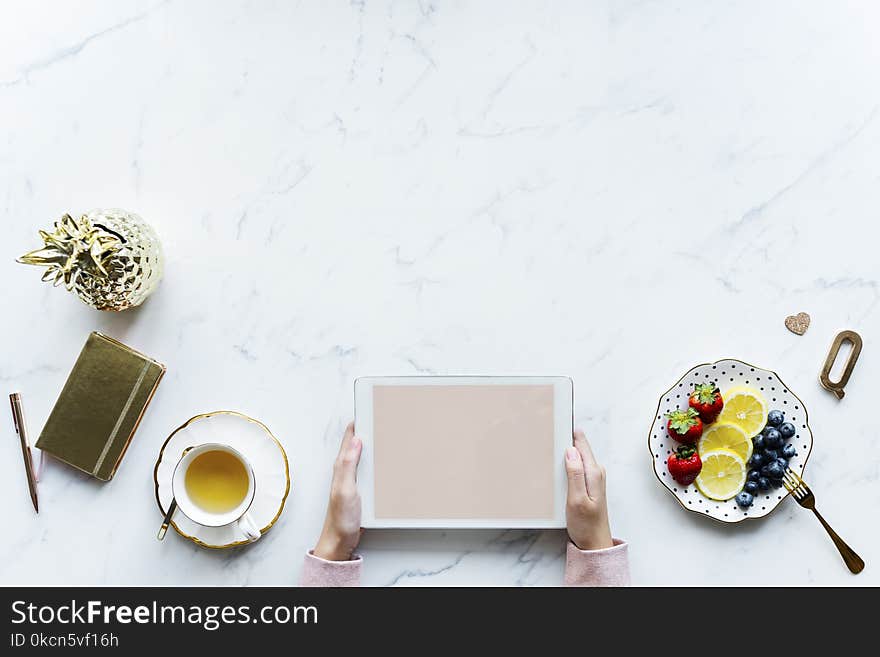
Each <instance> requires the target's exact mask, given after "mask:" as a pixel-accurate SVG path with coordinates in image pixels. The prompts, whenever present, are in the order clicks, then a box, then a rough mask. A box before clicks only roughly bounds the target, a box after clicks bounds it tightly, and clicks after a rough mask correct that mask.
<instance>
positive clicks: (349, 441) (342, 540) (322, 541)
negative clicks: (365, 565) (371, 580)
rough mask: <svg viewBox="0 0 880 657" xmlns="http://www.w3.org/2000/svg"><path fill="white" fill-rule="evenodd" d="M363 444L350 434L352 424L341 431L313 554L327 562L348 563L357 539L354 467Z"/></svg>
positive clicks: (358, 517)
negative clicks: (325, 512) (342, 434)
mask: <svg viewBox="0 0 880 657" xmlns="http://www.w3.org/2000/svg"><path fill="white" fill-rule="evenodd" d="M362 447H363V443H362V442H361V440H360V438H357V437H355V435H354V422H352V423H350V424H349V425H348V426H347V427H346V428H345V435H344V436H343V437H342V445H341V446H340V447H339V455H338V456H337V457H336V462H335V463H334V464H333V482H332V483H331V485H330V502H329V503H328V504H327V517H326V518H325V519H324V529H323V530H322V531H321V538H319V539H318V544H317V545H316V546H315V549H314V551H313V554H314V555H315V556H316V557H320V558H321V559H327V560H328V561H348V560H349V559H351V555H352V552H354V549H355V548H356V547H357V544H358V541H360V538H361V496H360V494H359V493H358V489H357V467H358V462H359V461H360V459H361V448H362Z"/></svg>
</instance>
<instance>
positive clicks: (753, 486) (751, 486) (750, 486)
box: [743, 481, 758, 495]
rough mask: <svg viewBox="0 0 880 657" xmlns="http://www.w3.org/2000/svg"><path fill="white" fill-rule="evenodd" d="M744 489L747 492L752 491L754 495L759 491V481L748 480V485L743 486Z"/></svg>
mask: <svg viewBox="0 0 880 657" xmlns="http://www.w3.org/2000/svg"><path fill="white" fill-rule="evenodd" d="M743 490H745V491H746V492H747V493H751V494H752V495H754V494H755V493H757V492H758V482H757V481H747V482H746V485H745V486H743Z"/></svg>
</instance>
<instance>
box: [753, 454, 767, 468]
mask: <svg viewBox="0 0 880 657" xmlns="http://www.w3.org/2000/svg"><path fill="white" fill-rule="evenodd" d="M749 465H750V466H751V467H753V468H760V467H761V466H762V465H764V457H763V456H761V455H760V454H757V453H755V454H752V457H751V458H750V459H749Z"/></svg>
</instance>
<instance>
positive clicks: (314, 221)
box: [0, 0, 880, 586]
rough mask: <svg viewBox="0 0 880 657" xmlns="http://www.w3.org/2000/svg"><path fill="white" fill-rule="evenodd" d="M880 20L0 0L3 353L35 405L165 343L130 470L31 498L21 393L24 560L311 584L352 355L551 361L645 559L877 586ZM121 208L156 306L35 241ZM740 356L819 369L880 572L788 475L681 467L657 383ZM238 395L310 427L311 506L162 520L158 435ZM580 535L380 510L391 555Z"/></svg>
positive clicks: (854, 505) (9, 475) (831, 441)
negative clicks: (782, 483)
mask: <svg viewBox="0 0 880 657" xmlns="http://www.w3.org/2000/svg"><path fill="white" fill-rule="evenodd" d="M878 18H880V7H878V6H877V5H876V4H875V3H871V2H867V1H866V0H864V1H856V0H854V1H852V2H844V3H827V2H821V1H820V0H809V1H806V2H797V3H792V2H765V3H759V4H756V3H749V2H738V1H735V2H727V3H699V2H691V1H685V0H682V1H671V2H662V3H656V2H655V3H651V2H641V1H627V0H609V1H608V2H575V1H570V2H568V1H566V2H554V3H543V2H516V3H509V2H500V1H498V2H480V3H465V2H453V1H448V2H447V1H440V0H438V1H427V0H422V1H420V2H416V1H413V2H408V1H402V0H397V1H384V2H382V1H376V2H373V1H371V0H362V1H360V2H351V3H345V2H310V1H305V2H298V3H288V2H276V3H269V2H265V3H264V2H260V3H251V2H244V1H232V0H230V1H229V2H221V3H217V2H207V1H205V0H203V1H200V2H175V1H174V0H167V1H164V2H156V1H155V0H152V1H149V0H148V1H141V0H122V1H120V2H111V1H110V0H104V1H95V2H89V3H86V4H82V3H78V4H77V5H76V6H74V5H72V4H71V5H68V4H65V3H57V4H56V5H53V7H52V8H51V10H47V9H46V8H45V7H43V6H38V5H35V4H34V3H29V2H24V1H23V0H19V1H11V2H6V3H4V4H3V6H2V8H0V36H2V38H0V54H2V56H0V181H2V185H0V208H2V217H3V219H2V220H3V229H4V234H3V237H4V239H3V241H2V242H3V254H4V255H3V258H0V275H2V280H3V286H2V289H3V306H4V308H6V309H7V310H6V313H5V315H4V318H5V321H4V322H3V326H2V337H3V345H4V347H3V349H2V350H0V382H2V384H3V388H4V390H5V391H6V392H9V391H12V390H13V389H20V390H21V391H22V393H23V396H24V402H25V405H26V411H27V413H28V416H29V421H30V425H31V430H32V433H33V434H34V435H35V436H36V434H38V433H39V429H40V427H42V425H43V423H44V421H45V419H46V417H47V415H48V413H49V411H50V409H51V406H52V404H53V402H54V400H55V397H56V396H57V394H58V392H59V390H60V388H61V386H62V384H63V382H64V379H65V377H66V375H67V372H68V371H69V369H70V366H71V365H72V363H73V361H74V359H75V357H76V354H77V352H78V350H79V348H80V347H81V345H82V343H83V342H84V340H85V337H86V335H87V334H88V332H89V331H91V330H100V331H103V332H106V333H108V334H109V335H112V336H114V337H117V338H119V339H121V340H123V341H125V342H128V343H129V344H131V345H132V346H134V347H136V348H139V349H141V350H143V351H145V352H146V353H149V354H151V355H153V356H154V357H156V358H157V359H159V360H161V361H163V362H164V363H166V364H167V365H168V374H167V376H166V378H165V380H164V381H163V383H162V385H161V387H160V389H159V392H158V395H157V397H156V399H155V401H154V403H153V405H152V406H151V408H150V410H149V413H148V414H147V416H146V417H145V418H144V421H143V423H142V426H141V428H140V429H139V431H138V434H137V436H136V438H135V441H134V442H133V443H132V446H131V448H130V450H129V452H128V454H127V455H126V457H125V461H124V462H123V464H122V466H121V468H120V470H119V473H118V475H117V477H116V478H115V479H114V480H113V481H112V482H111V483H109V484H101V483H99V482H96V481H93V480H91V479H90V478H88V477H86V476H84V475H81V474H79V473H77V472H74V471H72V470H70V469H69V468H66V467H64V466H62V465H60V464H57V463H50V464H49V465H48V467H47V468H46V471H45V475H44V481H43V482H41V484H40V496H41V509H42V511H41V513H40V514H39V516H37V517H34V514H33V511H32V509H31V507H30V506H29V501H28V496H27V491H26V486H25V482H24V476H23V473H22V469H21V463H20V455H19V453H18V446H17V443H16V441H15V439H14V437H13V434H12V427H11V422H9V421H8V419H7V421H4V422H3V423H2V424H0V427H2V428H0V432H2V433H3V434H4V435H5V438H4V439H3V440H0V463H3V464H4V465H3V477H2V480H3V488H2V490H3V493H4V499H5V500H6V504H5V508H6V523H5V526H6V533H7V536H6V538H5V540H4V541H2V544H0V582H2V583H3V584H33V583H41V584H48V583H56V584H159V585H163V584H166V585H167V584H281V585H288V584H293V583H295V582H296V581H297V576H298V570H299V568H300V563H301V558H302V553H303V552H304V551H305V550H307V549H308V548H310V547H312V545H313V542H314V540H315V539H316V537H317V535H318V532H319V530H320V526H321V522H322V517H323V513H324V504H325V501H326V495H327V489H328V483H329V475H330V469H331V463H332V458H333V455H334V454H335V451H336V449H337V445H338V441H339V439H340V437H341V435H342V430H343V427H344V426H345V424H346V422H348V420H349V419H350V418H351V416H352V413H353V408H352V383H353V380H354V378H355V377H357V376H360V375H368V374H418V373H425V374H446V373H461V374H472V373H498V374H536V373H540V374H567V375H570V376H572V377H573V378H574V381H575V397H576V402H575V403H576V408H575V414H576V418H577V423H578V424H579V425H580V426H581V427H583V428H584V430H585V431H586V432H587V435H588V436H589V437H590V438H591V440H592V442H593V446H594V449H595V451H596V453H597V455H598V457H599V458H600V459H601V461H602V462H603V463H604V464H605V465H606V467H607V469H608V473H609V498H610V500H611V520H612V527H613V530H614V533H615V534H616V535H618V536H621V537H625V538H627V539H628V540H629V541H630V542H631V559H632V569H633V573H632V574H633V581H634V582H636V583H640V584H649V585H650V584H679V583H691V584H716V583H717V584H820V585H840V584H847V585H848V584H873V585H877V584H880V576H878V575H877V573H878V572H880V571H878V570H877V569H876V564H877V563H878V560H880V531H878V528H877V527H878V525H877V523H876V522H873V521H872V517H873V514H874V513H875V512H874V509H876V508H877V506H878V503H880V486H878V481H880V458H877V457H876V454H875V453H876V442H877V441H876V433H877V432H876V426H875V424H876V423H875V422H874V418H873V417H872V416H871V415H870V409H871V408H872V407H873V404H874V403H875V401H874V398H873V394H872V388H871V383H872V380H873V377H874V376H875V375H876V373H877V372H878V368H880V361H878V357H877V356H876V352H875V349H874V347H875V345H874V342H873V337H874V336H875V335H876V334H877V333H878V330H880V313H878V310H877V304H878V298H880V297H878V280H880V272H878V265H877V257H876V244H877V237H878V233H877V221H876V208H877V207H878V204H880V185H878V184H877V171H878V163H880V160H878V157H880V122H878V121H877V115H878V107H880V81H878V79H877V77H876V76H871V75H865V71H872V70H876V69H877V68H878V64H880V61H878V60H880V51H878V49H877V48H876V47H875V42H876V38H875V34H874V30H873V29H872V26H873V25H875V24H876V22H877V19H878ZM114 206H118V207H122V208H126V209H128V210H131V211H134V212H137V213H139V214H141V215H142V216H143V217H144V218H145V219H146V220H147V221H149V222H150V223H152V224H153V225H154V226H155V228H156V230H157V231H158V233H159V235H160V238H161V239H162V241H163V245H164V247H165V253H166V258H167V267H166V273H165V279H164V281H163V282H162V284H161V285H160V287H159V289H158V290H157V291H156V293H155V294H154V295H153V297H151V298H150V299H149V300H148V301H147V302H146V303H145V304H144V305H143V306H142V307H141V308H139V309H136V310H133V311H129V312H126V313H123V314H120V315H111V314H101V313H98V312H96V311H93V310H90V309H89V308H87V307H86V306H84V305H83V304H81V303H80V302H79V301H78V300H77V299H76V298H75V297H73V296H72V295H68V294H66V293H64V292H63V291H60V290H53V289H50V288H49V287H47V286H45V285H44V284H42V283H40V282H39V275H38V273H37V272H35V271H34V270H32V269H30V268H26V267H23V266H20V265H16V264H14V262H13V261H14V258H15V257H16V256H18V255H20V254H22V253H24V252H25V251H28V250H29V249H31V248H33V247H34V246H35V243H36V230H37V229H38V228H40V227H42V226H44V225H45V224H46V223H47V222H48V221H50V220H54V219H56V218H58V217H59V216H60V215H61V214H63V213H64V212H67V211H69V212H73V213H80V212H85V211H87V210H89V209H91V208H94V207H114ZM13 309H14V310H13ZM801 310H803V311H806V312H808V313H810V315H811V317H812V324H811V326H810V330H809V331H808V332H807V333H806V335H804V336H802V337H798V336H795V335H793V334H791V333H790V332H788V331H787V330H786V329H785V327H784V325H783V321H784V318H785V317H786V316H787V315H789V314H793V313H795V312H798V311H801ZM844 328H851V329H854V330H856V331H858V332H859V333H861V335H862V336H863V338H864V340H865V347H864V351H863V352H862V356H861V358H860V361H859V363H858V366H857V368H856V370H855V372H854V373H853V377H852V379H851V381H850V383H849V385H848V386H847V394H846V398H845V399H844V400H843V401H840V402H838V401H837V400H836V399H834V397H833V396H832V395H830V394H829V393H827V392H826V391H824V390H822V389H821V388H820V386H819V383H818V380H817V375H818V372H819V370H820V368H821V366H822V362H823V361H824V357H825V354H826V353H827V350H828V348H829V346H830V344H831V341H832V339H833V336H834V335H835V334H836V332H837V331H839V330H841V329H844ZM724 357H735V358H740V359H743V360H746V361H748V362H753V363H755V364H757V365H759V366H761V367H765V368H768V369H773V370H775V371H777V372H779V374H780V375H781V376H782V377H783V378H784V380H785V381H786V383H787V384H789V385H790V386H791V387H792V389H793V391H794V392H795V393H796V394H797V395H798V396H799V397H800V398H801V399H803V400H804V403H805V404H806V406H807V408H808V410H809V414H810V424H811V427H812V429H813V432H814V440H815V442H814V448H813V452H812V455H811V457H810V462H809V464H808V466H807V469H806V479H807V481H808V482H809V483H810V484H811V486H812V488H813V489H814V491H815V492H816V496H817V499H818V505H819V508H820V509H821V510H822V511H823V513H824V514H825V516H826V517H827V518H828V520H829V521H830V522H831V524H832V525H833V526H834V527H835V528H836V529H837V530H838V532H839V533H840V534H841V535H842V536H843V537H844V538H845V539H846V540H847V541H848V542H850V543H851V545H852V546H853V547H854V548H855V549H856V550H857V551H858V552H859V553H860V554H861V555H862V557H863V558H864V559H865V561H866V562H867V568H866V570H865V571H864V573H863V574H861V575H859V576H858V577H853V576H851V575H850V574H849V572H848V571H847V570H846V569H845V567H844V565H843V563H842V561H841V559H840V557H839V556H838V555H837V552H836V551H835V549H834V547H833V545H832V544H831V541H830V540H829V539H828V538H827V537H826V536H825V534H824V532H823V531H822V529H821V527H820V526H819V524H818V523H817V522H816V520H815V519H814V518H813V517H812V516H811V515H810V514H809V513H808V512H806V511H803V510H802V509H800V508H799V507H796V506H795V505H794V504H793V503H787V504H783V505H782V506H781V507H780V508H779V509H777V511H775V512H774V513H773V515H772V516H770V517H768V518H767V519H765V520H763V521H761V522H755V523H747V524H743V525H737V526H721V525H718V524H716V523H713V522H710V521H709V520H707V519H705V518H701V517H697V516H694V515H693V514H687V513H685V512H683V511H682V510H681V509H680V508H679V506H678V504H677V503H676V502H675V500H673V499H672V498H671V496H669V494H668V493H667V492H666V491H665V490H663V488H662V487H661V486H660V485H659V484H658V483H657V481H656V480H655V478H654V475H653V473H652V471H651V462H650V456H649V454H648V451H647V449H646V448H645V445H646V438H647V431H648V428H649V427H650V424H651V414H652V411H653V409H654V408H655V406H656V402H657V398H658V396H659V395H660V393H661V392H663V391H664V390H666V389H667V388H668V387H669V386H670V385H671V384H672V383H674V382H675V381H676V380H678V378H679V377H680V376H681V375H682V374H683V373H684V372H685V371H687V370H688V369H689V368H690V367H691V366H693V365H694V364H696V363H701V362H706V361H711V360H716V359H719V358H724ZM221 408H227V409H238V410H241V411H243V412H245V413H247V414H249V415H252V416H255V417H258V418H260V419H261V420H263V421H264V422H265V423H266V424H267V425H268V426H269V427H270V428H271V429H272V431H273V432H274V433H275V434H276V435H277V436H278V437H279V439H280V440H281V441H282V442H283V444H284V445H285V447H286V449H287V452H288V455H289V457H290V462H291V471H292V475H293V482H294V483H293V490H292V493H291V496H290V498H289V501H288V505H287V508H286V510H285V512H284V514H283V516H282V517H281V519H280V520H279V522H278V524H277V525H276V527H275V528H273V529H272V531H271V532H270V533H269V534H268V535H267V536H265V537H264V538H263V539H261V540H260V541H259V542H258V543H256V544H254V545H252V546H249V547H247V548H243V549H238V550H234V551H224V552H215V551H207V550H204V549H201V548H199V547H197V546H195V545H193V544H191V543H189V542H187V541H185V540H182V539H180V538H179V537H177V536H174V535H169V537H168V538H167V539H166V540H165V542H164V543H158V542H157V541H156V540H155V534H156V531H157V528H158V525H159V523H160V522H161V516H160V514H159V511H158V509H157V508H156V504H155V500H154V497H153V484H152V467H153V464H154V462H155V459H156V456H157V454H158V451H159V447H160V445H161V444H162V442H163V441H164V439H165V438H166V437H167V435H168V434H169V433H170V432H171V431H172V430H173V429H174V428H175V427H177V426H178V425H179V424H180V423H181V422H183V421H184V420H185V419H187V418H189V417H190V416H192V415H194V414H196V413H199V412H204V411H210V410H215V409H221ZM413 467H419V464H418V463H414V464H413ZM560 467H562V466H561V464H560ZM564 545H565V537H564V535H563V532H559V531H556V532H525V531H501V532H499V531H370V532H367V533H366V535H365V536H364V539H363V542H362V553H363V554H364V557H365V559H366V563H365V567H364V582H365V583H366V584H371V585H398V586H405V585H413V586H419V585H462V584H490V585H525V586H530V585H555V584H559V583H560V582H561V581H562V569H563V564H564V556H565V555H564ZM682 555H691V556H692V558H691V559H689V560H688V565H687V567H686V568H682V567H680V564H681V560H682Z"/></svg>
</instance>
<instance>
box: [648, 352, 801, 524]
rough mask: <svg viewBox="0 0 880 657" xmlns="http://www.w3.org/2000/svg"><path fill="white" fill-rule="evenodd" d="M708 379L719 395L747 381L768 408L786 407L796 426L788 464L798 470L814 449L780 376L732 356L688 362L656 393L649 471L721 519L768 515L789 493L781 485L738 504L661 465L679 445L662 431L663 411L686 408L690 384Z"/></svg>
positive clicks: (692, 506) (697, 508) (686, 501)
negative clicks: (712, 495) (707, 493)
mask: <svg viewBox="0 0 880 657" xmlns="http://www.w3.org/2000/svg"><path fill="white" fill-rule="evenodd" d="M710 381H711V382H714V383H715V384H716V385H717V386H718V387H719V388H720V389H721V395H722V397H723V396H724V392H725V391H726V390H727V389H729V388H731V387H733V386H739V385H747V386H751V387H753V388H755V389H756V390H758V391H760V392H761V393H762V394H763V395H764V399H765V401H766V402H767V410H768V411H770V410H773V409H779V410H781V411H782V412H783V413H785V420H786V421H787V422H791V423H792V424H794V426H795V427H797V433H796V434H795V435H794V437H793V438H791V440H790V441H789V442H790V443H791V444H793V445H794V446H795V448H796V449H797V455H796V456H795V457H794V458H792V459H790V461H789V467H790V468H791V469H792V470H794V471H795V472H797V473H798V474H803V472H804V467H806V464H807V459H808V458H809V456H810V451H811V450H812V449H813V433H812V431H810V423H809V422H808V421H807V409H806V408H805V407H804V403H803V402H802V401H801V400H800V399H799V398H798V397H797V395H795V394H794V393H793V392H792V391H791V389H790V388H789V387H788V386H787V385H785V383H783V382H782V379H780V378H779V375H778V374H776V373H775V372H772V371H770V370H763V369H761V368H759V367H755V366H754V365H749V364H748V363H744V362H742V361H740V360H736V359H733V358H726V359H724V360H719V361H716V362H714V363H705V364H703V365H697V366H696V367H693V368H691V369H690V370H689V371H688V373H687V374H685V375H684V376H683V377H681V379H679V381H678V382H677V383H676V384H675V385H673V386H672V387H671V388H670V389H669V390H667V391H666V392H665V393H663V395H662V396H661V397H660V402H659V403H658V404H657V411H656V412H655V413H654V419H653V422H652V425H651V431H650V433H649V434H648V449H649V450H650V452H651V459H652V460H653V462H654V474H655V475H656V476H657V479H658V480H659V481H660V483H661V484H663V486H665V487H666V489H667V490H669V492H670V493H672V495H674V496H675V499H676V500H678V503H679V504H681V506H682V507H683V508H684V509H686V510H687V511H693V512H694V513H698V514H700V515H703V516H708V517H710V518H713V519H715V520H719V521H721V522H740V521H742V520H746V519H748V518H763V517H764V516H766V515H769V514H770V512H771V511H773V509H775V508H776V507H777V506H778V505H779V504H780V502H782V500H783V499H784V498H785V497H786V496H787V495H788V491H786V490H785V488H781V487H780V488H773V487H771V488H770V489H769V490H766V491H758V493H757V494H756V495H755V502H754V504H753V505H752V506H751V507H749V508H747V509H743V508H740V507H739V506H737V504H736V502H734V501H733V500H732V499H731V500H727V501H726V502H719V501H716V500H710V499H709V498H708V497H705V496H704V495H703V494H702V493H700V491H698V490H697V487H696V486H695V485H694V484H690V485H689V486H682V485H681V484H679V483H678V482H676V481H675V480H674V479H673V478H672V476H671V475H670V474H669V471H668V470H667V468H666V459H668V458H669V455H670V454H672V453H673V452H674V451H675V448H676V447H678V445H679V443H678V442H676V441H675V440H673V439H672V438H670V437H669V435H668V434H667V433H666V413H669V412H670V411H673V410H676V409H685V408H687V405H688V395H689V394H690V393H691V391H693V389H694V384H695V383H706V382H710Z"/></svg>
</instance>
